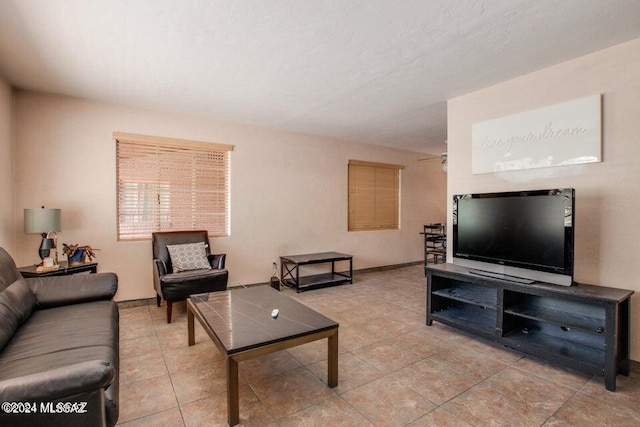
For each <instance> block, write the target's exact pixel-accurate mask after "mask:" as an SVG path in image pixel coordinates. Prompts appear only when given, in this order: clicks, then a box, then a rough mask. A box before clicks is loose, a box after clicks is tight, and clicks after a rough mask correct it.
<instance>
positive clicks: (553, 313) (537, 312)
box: [426, 264, 633, 391]
mask: <svg viewBox="0 0 640 427" xmlns="http://www.w3.org/2000/svg"><path fill="white" fill-rule="evenodd" d="M426 273H427V319H426V322H427V325H429V326H430V325H431V324H432V323H433V321H434V320H436V321H439V322H442V323H444V324H447V325H449V326H453V327H456V328H459V329H461V330H464V331H467V332H472V333H475V334H477V335H479V336H482V337H484V338H487V339H490V340H493V341H495V342H498V343H500V344H502V345H505V346H507V347H510V348H513V349H516V350H518V351H521V352H523V353H526V354H531V355H533V356H536V357H539V358H541V359H544V360H548V361H551V362H553V363H556V364H559V365H562V366H565V367H568V368H571V369H576V370H580V371H582V372H586V373H588V374H597V375H603V376H604V380H605V386H606V388H607V390H610V391H615V388H616V375H617V374H618V373H620V374H623V375H627V376H628V375H629V363H630V359H629V349H630V342H629V339H630V338H629V337H630V333H629V315H630V313H629V298H630V296H631V295H632V294H633V291H630V290H625V289H617V288H607V287H603V286H594V285H587V284H575V285H574V286H558V285H552V284H548V283H541V282H535V283H533V284H530V285H523V284H518V283H514V282H509V281H506V280H501V279H497V278H491V277H482V276H477V275H471V274H469V270H468V269H467V268H465V267H460V266H456V265H453V264H438V265H432V266H428V267H427V268H426Z"/></svg>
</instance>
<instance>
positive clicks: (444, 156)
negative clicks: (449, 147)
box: [418, 151, 447, 172]
mask: <svg viewBox="0 0 640 427" xmlns="http://www.w3.org/2000/svg"><path fill="white" fill-rule="evenodd" d="M435 159H440V165H441V166H442V171H443V172H446V171H447V152H446V151H445V152H444V153H441V154H440V155H439V156H433V157H424V158H422V159H418V161H419V162H425V161H427V160H435Z"/></svg>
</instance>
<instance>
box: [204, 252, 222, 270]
mask: <svg viewBox="0 0 640 427" xmlns="http://www.w3.org/2000/svg"><path fill="white" fill-rule="evenodd" d="M207 259H208V260H209V264H211V268H216V269H218V270H222V269H223V268H224V264H225V261H226V259H227V254H211V255H207Z"/></svg>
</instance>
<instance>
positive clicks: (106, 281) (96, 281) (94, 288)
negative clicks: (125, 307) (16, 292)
mask: <svg viewBox="0 0 640 427" xmlns="http://www.w3.org/2000/svg"><path fill="white" fill-rule="evenodd" d="M25 280H26V281H27V283H28V284H29V287H30V288H31V290H32V291H33V293H34V295H35V296H36V307H37V308H48V307H56V306H61V305H69V304H78V303H83V302H92V301H101V300H110V299H112V298H113V296H114V295H115V294H116V291H117V290H118V276H116V275H115V273H94V274H72V275H69V276H52V277H34V278H28V279H25Z"/></svg>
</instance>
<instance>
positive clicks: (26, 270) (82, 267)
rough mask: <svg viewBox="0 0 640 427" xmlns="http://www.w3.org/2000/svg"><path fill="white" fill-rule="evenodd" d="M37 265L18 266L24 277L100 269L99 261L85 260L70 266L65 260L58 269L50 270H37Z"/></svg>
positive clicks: (61, 274) (68, 273) (60, 274)
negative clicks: (82, 262)
mask: <svg viewBox="0 0 640 427" xmlns="http://www.w3.org/2000/svg"><path fill="white" fill-rule="evenodd" d="M36 267H37V266H36V265H28V266H25V267H18V271H19V272H20V274H22V277H25V278H27V277H49V276H68V275H70V274H76V273H85V272H89V273H96V272H97V271H98V263H97V262H85V263H84V264H76V265H72V266H69V263H68V262H66V261H63V262H61V263H60V267H58V269H57V270H49V271H36Z"/></svg>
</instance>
